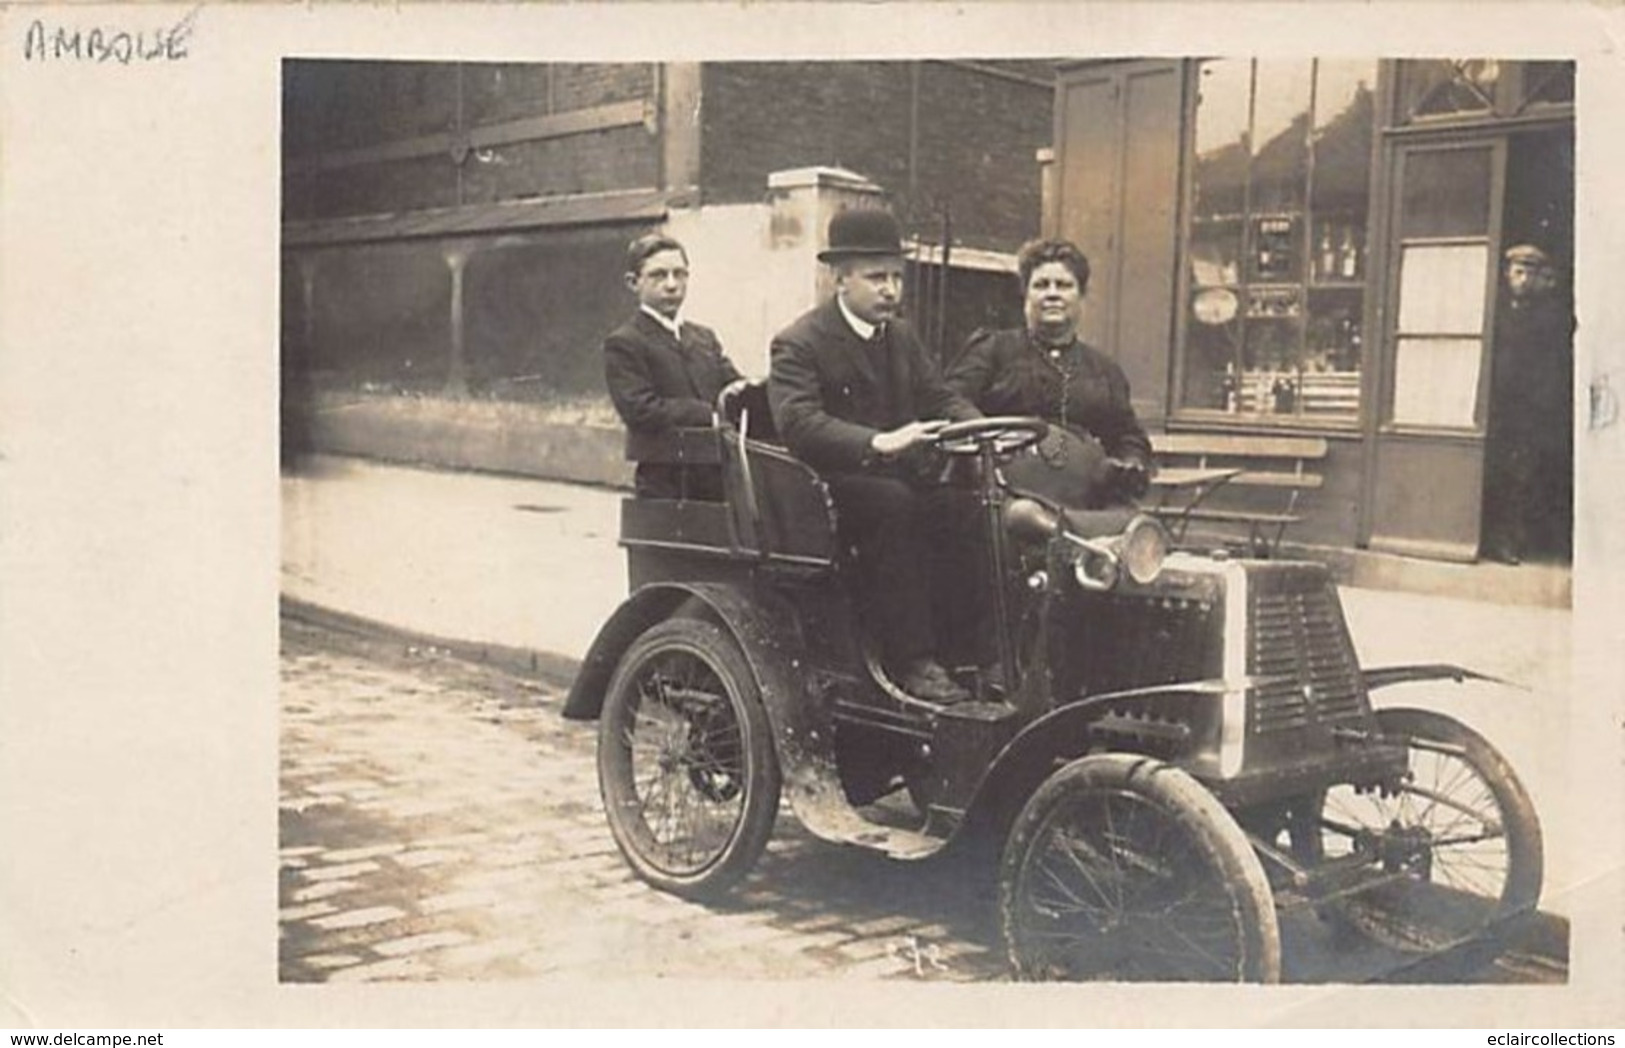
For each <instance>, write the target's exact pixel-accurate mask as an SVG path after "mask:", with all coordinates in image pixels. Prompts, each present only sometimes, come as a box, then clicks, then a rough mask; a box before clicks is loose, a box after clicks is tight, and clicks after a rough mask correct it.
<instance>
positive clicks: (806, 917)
mask: <svg viewBox="0 0 1625 1048" xmlns="http://www.w3.org/2000/svg"><path fill="white" fill-rule="evenodd" d="M282 647H283V659H282V665H283V693H282V717H283V720H282V770H281V781H282V789H281V794H282V801H281V813H280V824H281V842H280V843H281V849H280V857H281V875H280V879H279V892H280V907H281V910H280V925H281V943H280V974H281V978H282V979H283V980H284V981H289V982H305V981H322V980H332V981H348V980H358V981H370V980H391V979H405V980H411V979H426V978H427V979H432V978H449V979H485V978H504V977H523V976H536V975H545V974H549V973H568V974H570V975H572V976H582V977H590V976H615V977H636V976H688V977H696V976H699V977H710V976H716V977H719V978H807V977H813V976H817V977H822V978H830V977H851V978H859V979H886V978H893V979H932V980H960V981H964V980H983V979H989V978H997V977H1000V975H1001V973H1002V971H1003V965H1002V962H1001V960H1000V958H999V957H998V956H997V955H996V954H995V953H993V952H991V951H989V950H988V949H987V948H986V945H985V944H986V943H987V942H989V941H991V940H990V936H989V934H988V933H989V929H988V928H987V927H985V926H984V924H985V921H986V919H985V917H983V916H982V915H983V914H985V913H986V912H987V910H988V909H989V907H988V905H987V904H986V903H985V902H983V901H979V900H977V899H975V898H972V897H971V892H970V891H969V890H967V889H966V888H965V887H964V886H963V885H962V884H961V883H958V882H957V879H956V878H955V877H954V876H953V872H952V871H951V870H947V869H944V868H942V867H929V866H928V867H922V866H916V865H910V864H904V863H894V862H888V861H885V860H883V859H880V858H878V857H876V856H873V855H870V854H867V853H865V852H862V851H860V850H858V849H851V848H837V847H832V846H829V845H825V844H821V843H817V842H813V841H812V840H811V839H810V838H808V837H807V836H806V835H805V834H804V832H803V831H801V829H800V827H799V826H798V825H797V824H796V822H795V820H794V819H793V818H792V817H790V816H789V815H787V814H781V816H780V819H779V822H778V826H777V829H776V830H775V833H774V837H773V840H772V842H771V843H770V844H769V846H768V852H767V854H766V855H765V856H764V857H763V860H762V862H761V864H760V866H759V867H758V869H757V871H756V873H755V874H754V876H753V877H752V879H751V880H750V881H748V882H747V884H746V886H745V889H744V890H743V891H742V892H741V893H739V894H738V896H737V897H736V899H735V900H734V902H733V903H732V904H731V908H730V909H727V910H722V909H717V908H711V907H706V906H702V905H699V904H695V903H690V902H686V901H684V900H681V899H677V898H674V897H671V896H668V895H664V894H662V893H660V892H656V891H653V890H651V889H649V888H647V887H645V886H644V885H643V884H642V882H640V881H638V880H636V879H635V878H634V877H633V876H632V874H631V872H630V871H629V870H628V868H627V867H626V865H625V864H624V863H623V862H622V860H621V858H620V855H619V853H618V852H617V851H616V850H615V845H614V843H613V841H612V840H611V838H610V835H609V831H608V828H607V827H606V825H605V823H604V817H603V814H602V812H601V810H600V807H599V800H598V787H597V781H596V776H595V772H594V764H593V744H594V731H593V725H591V724H579V723H573V722H570V721H566V720H564V719H563V718H561V717H560V716H559V714H558V708H559V705H560V702H561V701H562V696H561V695H560V694H558V693H557V692H556V691H554V690H551V689H544V688H542V687H541V686H538V685H535V684H533V683H531V682H530V681H521V680H520V679H518V678H515V677H510V676H507V675H504V674H502V673H500V672H497V671H494V670H490V669H487V668H485V667H480V666H475V665H472V664H469V663H463V662H459V661H457V660H454V659H451V658H449V657H447V656H446V655H444V653H440V652H437V651H434V650H432V649H430V650H423V649H412V648H408V647H407V646H406V645H404V644H402V643H401V642H398V641H385V640H374V639H369V638H360V637H354V636H350V635H346V634H340V633H333V632H327V631H322V630H318V629H316V628H314V627H312V626H309V625H307V624H304V623H301V622H299V621H296V620H292V619H284V620H283V634H282Z"/></svg>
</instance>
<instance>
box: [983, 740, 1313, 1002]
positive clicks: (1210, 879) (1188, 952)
mask: <svg viewBox="0 0 1625 1048" xmlns="http://www.w3.org/2000/svg"><path fill="white" fill-rule="evenodd" d="M999 909H1000V919H1001V923H1002V925H1003V929H1004V938H1005V944H1006V948H1007V949H1008V950H1009V954H1010V960H1011V962H1012V963H1013V964H1014V966H1015V969H1016V973H1017V975H1018V976H1019V977H1020V978H1024V979H1035V980H1038V979H1045V980H1048V979H1058V980H1087V979H1101V980H1118V981H1159V982H1184V981H1221V982H1276V981H1278V980H1279V979H1280V975H1281V936H1280V930H1279V928H1278V926H1277V924H1276V918H1275V903H1274V898H1273V897H1272V895H1271V893H1270V888H1269V883H1268V882H1267V881H1266V880H1265V878H1264V870H1263V868H1262V867H1261V866H1260V865H1259V862H1258V857H1257V856H1256V855H1255V854H1253V850H1252V848H1251V846H1250V845H1249V844H1248V843H1247V839H1246V837H1245V836H1244V835H1243V834H1242V832H1241V829H1240V827H1238V826H1237V825H1236V822H1235V820H1234V819H1233V818H1232V817H1231V816H1230V813H1229V812H1227V811H1226V810H1225V809H1224V807H1223V805H1221V804H1220V803H1219V802H1218V801H1217V800H1215V799H1214V797H1213V795H1212V794H1211V793H1209V792H1208V791H1207V790H1206V789H1204V788H1203V787H1202V785H1201V784H1200V783H1198V782H1197V781H1196V780H1195V779H1193V778H1191V777H1190V776H1189V775H1187V774H1186V773H1185V772H1183V771H1180V770H1179V769H1178V768H1175V767H1172V766H1171V765H1167V764H1163V763H1162V762H1160V761H1156V760H1152V759H1150V758H1147V757H1140V756H1135V755H1132V754H1103V755H1099V756H1092V757H1085V758H1083V759H1081V760H1077V761H1073V762H1072V763H1071V764H1068V765H1067V766H1066V767H1064V768H1062V769H1061V770H1060V771H1058V772H1056V773H1055V774H1054V775H1052V776H1050V778H1049V779H1048V780H1047V781H1045V783H1044V784H1043V785H1042V786H1041V787H1039V789H1038V791H1037V792H1036V793H1034V794H1033V796H1032V798H1031V799H1030V800H1029V801H1028V802H1027V805H1026V807H1024V808H1023V809H1022V811H1021V814H1020V815H1019V816H1018V817H1017V818H1016V823H1015V826H1014V828H1013V829H1012V831H1011V835H1010V839H1009V841H1008V842H1007V843H1006V845H1005V849H1004V857H1003V860H1002V862H1001V865H1000V877H999Z"/></svg>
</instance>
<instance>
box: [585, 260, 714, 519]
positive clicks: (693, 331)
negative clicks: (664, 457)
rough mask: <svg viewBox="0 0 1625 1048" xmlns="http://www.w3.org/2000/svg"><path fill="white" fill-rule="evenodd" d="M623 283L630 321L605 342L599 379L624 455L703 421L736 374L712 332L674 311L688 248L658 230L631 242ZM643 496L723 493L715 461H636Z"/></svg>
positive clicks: (684, 285) (684, 282) (682, 293)
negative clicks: (619, 424)
mask: <svg viewBox="0 0 1625 1048" xmlns="http://www.w3.org/2000/svg"><path fill="white" fill-rule="evenodd" d="M626 286H627V288H628V289H629V290H631V292H632V293H633V294H634V295H636V296H637V300H638V311H637V312H636V313H635V314H633V316H632V319H631V320H628V321H627V322H626V323H624V324H622V325H621V326H620V327H618V328H616V329H615V330H614V331H613V332H611V333H610V335H609V337H608V338H606V339H605V340H604V381H605V383H606V384H607V385H608V386H609V397H610V400H612V401H614V403H615V410H616V411H618V412H620V416H621V420H622V421H623V422H625V423H626V430H627V453H628V457H630V458H632V459H634V460H636V459H638V458H639V457H640V456H641V455H644V454H647V452H646V451H645V450H644V449H646V448H648V447H649V445H650V444H652V443H654V442H656V441H658V440H659V439H661V438H662V437H663V436H664V435H665V434H668V433H670V432H671V431H672V430H674V429H676V428H678V427H680V426H709V425H710V424H711V412H712V410H713V405H715V404H716V400H717V394H718V393H720V392H721V391H722V389H723V387H725V386H727V385H728V383H730V382H732V381H734V380H735V379H737V378H739V371H738V369H737V368H735V367H734V366H733V362H732V361H730V360H729V359H728V358H727V356H726V355H725V354H724V353H723V352H722V343H721V342H719V341H717V336H716V332H714V331H712V330H711V329H710V328H708V327H702V326H701V325H699V324H696V323H694V322H693V321H692V320H688V319H686V318H684V317H683V316H682V314H681V310H682V306H683V299H684V298H686V297H687V295H688V252H687V251H685V250H684V249H683V245H682V244H680V243H678V242H677V241H676V240H673V239H672V238H671V237H668V236H663V235H661V234H658V233H651V234H649V235H648V236H643V237H639V238H638V239H636V240H634V241H632V244H631V246H630V247H628V248H627V252H626ZM633 483H634V486H635V487H636V490H637V493H638V494H639V495H641V496H643V497H645V498H679V497H688V498H698V499H713V500H715V499H720V498H722V476H721V473H720V472H719V471H718V469H717V468H716V467H714V466H709V467H707V466H681V465H676V464H672V463H663V462H639V463H638V467H637V472H636V474H635V476H634V478H633Z"/></svg>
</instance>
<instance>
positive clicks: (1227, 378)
mask: <svg viewBox="0 0 1625 1048" xmlns="http://www.w3.org/2000/svg"><path fill="white" fill-rule="evenodd" d="M1219 388H1220V389H1221V390H1223V392H1224V410H1225V412H1226V413H1228V414H1231V415H1234V414H1235V413H1236V412H1237V411H1238V410H1240V408H1241V403H1240V400H1241V384H1240V383H1239V382H1237V381H1236V362H1235V361H1233V360H1232V361H1228V362H1226V364H1225V365H1224V378H1223V380H1222V381H1221V382H1220V384H1219Z"/></svg>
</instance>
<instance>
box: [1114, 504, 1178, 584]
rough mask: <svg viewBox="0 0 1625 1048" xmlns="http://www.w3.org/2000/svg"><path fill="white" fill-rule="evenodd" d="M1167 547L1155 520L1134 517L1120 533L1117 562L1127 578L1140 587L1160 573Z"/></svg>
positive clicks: (1161, 529) (1161, 528)
mask: <svg viewBox="0 0 1625 1048" xmlns="http://www.w3.org/2000/svg"><path fill="white" fill-rule="evenodd" d="M1168 546H1169V543H1168V532H1167V530H1166V529H1165V528H1164V527H1163V526H1162V525H1161V524H1160V523H1158V522H1157V519H1156V518H1155V517H1145V516H1140V517H1135V518H1134V519H1133V520H1131V521H1129V525H1128V527H1127V528H1125V529H1124V531H1123V539H1122V549H1121V550H1120V551H1119V553H1118V559H1119V560H1120V561H1122V564H1123V570H1124V571H1127V572H1128V577H1129V578H1131V579H1133V580H1134V581H1135V582H1138V583H1139V584H1140V585H1142V586H1144V585H1146V584H1148V583H1151V582H1154V581H1156V578H1157V576H1158V575H1160V574H1162V562H1163V561H1165V560H1167V559H1168Z"/></svg>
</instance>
